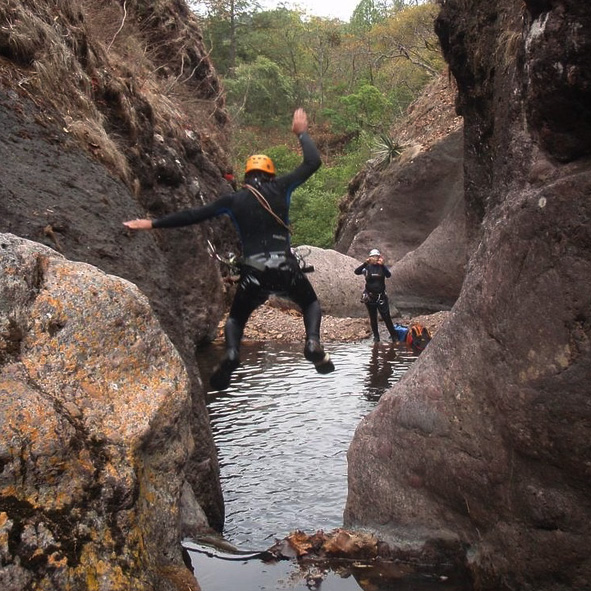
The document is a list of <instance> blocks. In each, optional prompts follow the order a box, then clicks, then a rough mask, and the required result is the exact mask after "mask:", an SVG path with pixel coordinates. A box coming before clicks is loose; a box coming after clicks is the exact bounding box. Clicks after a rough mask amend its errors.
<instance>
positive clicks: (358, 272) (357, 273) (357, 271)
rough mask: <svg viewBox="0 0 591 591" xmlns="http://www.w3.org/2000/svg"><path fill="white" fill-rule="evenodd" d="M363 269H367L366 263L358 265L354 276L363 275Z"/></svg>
mask: <svg viewBox="0 0 591 591" xmlns="http://www.w3.org/2000/svg"><path fill="white" fill-rule="evenodd" d="M365 267H367V262H365V263H363V264H361V265H359V267H357V269H355V271H354V273H355V275H361V274H362V273H363V271H364V270H365Z"/></svg>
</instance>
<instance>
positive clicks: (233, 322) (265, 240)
mask: <svg viewBox="0 0 591 591" xmlns="http://www.w3.org/2000/svg"><path fill="white" fill-rule="evenodd" d="M298 137H299V140H300V144H301V147H302V152H303V162H302V163H301V164H300V165H299V166H298V167H297V168H296V169H295V170H294V171H292V172H290V173H288V174H285V175H282V176H279V177H277V178H271V179H270V180H268V181H265V182H260V183H258V184H257V186H256V188H257V189H258V190H259V191H260V192H261V193H262V195H263V196H264V197H265V199H266V200H267V202H268V203H269V205H270V206H271V209H272V210H273V212H274V213H275V214H276V215H277V216H279V217H280V218H281V219H282V220H283V221H284V222H285V223H286V224H288V221H289V219H288V216H289V205H290V200H291V195H292V192H293V191H294V189H296V188H297V187H298V186H299V185H301V184H302V183H303V182H304V181H306V180H307V179H308V178H310V176H312V174H314V172H316V170H318V168H319V167H320V165H321V161H320V154H319V152H318V150H317V148H316V146H315V144H314V142H313V141H312V139H311V138H310V136H309V135H308V134H307V133H305V132H304V133H301V134H300V135H299V136H298ZM224 214H227V215H229V216H230V218H231V220H232V222H233V223H234V226H235V227H236V229H237V231H238V234H239V237H240V241H241V243H242V265H241V273H240V281H239V284H238V287H237V290H236V295H235V297H234V301H233V303H232V307H231V309H230V314H229V317H228V321H227V323H226V328H225V337H226V349H227V354H228V355H229V356H230V357H232V358H235V357H237V355H238V351H239V348H240V341H241V338H242V334H243V331H244V326H245V325H246V322H247V320H248V318H249V317H250V315H251V314H252V312H253V311H254V310H255V309H256V308H257V307H258V306H260V305H261V304H263V303H264V302H265V300H266V299H267V298H268V297H269V295H270V294H271V293H279V294H283V295H285V296H287V297H289V298H290V299H291V300H293V301H294V302H295V303H296V304H297V305H298V306H299V307H300V308H301V309H302V313H303V315H304V325H305V329H306V338H307V339H310V338H312V339H317V340H319V336H320V320H321V311H320V304H319V303H318V299H317V297H316V293H315V292H314V289H313V287H312V285H311V284H310V281H309V280H308V278H307V277H306V276H305V275H304V274H303V272H302V271H301V269H300V267H299V264H298V261H297V260H296V258H295V257H294V256H293V255H292V254H291V250H290V236H289V231H288V229H287V228H286V227H284V226H283V225H282V224H280V223H279V222H278V221H277V220H276V219H275V218H274V217H273V215H271V213H269V212H268V211H267V210H266V209H265V208H264V207H263V206H262V205H261V204H260V203H259V202H258V200H257V198H256V197H255V196H254V195H253V194H252V193H251V192H250V191H249V190H248V189H246V188H242V189H240V190H239V191H237V192H236V193H231V194H228V195H224V196H222V197H220V198H219V199H217V200H216V201H214V202H213V203H210V204H208V205H205V206H203V207H199V208H196V209H188V210H184V211H180V212H177V213H172V214H170V215H167V216H164V217H162V218H159V219H157V220H154V221H153V227H154V228H175V227H180V226H187V225H189V224H197V223H199V222H202V221H205V220H208V219H211V218H214V217H217V216H220V215H224ZM322 355H324V353H322Z"/></svg>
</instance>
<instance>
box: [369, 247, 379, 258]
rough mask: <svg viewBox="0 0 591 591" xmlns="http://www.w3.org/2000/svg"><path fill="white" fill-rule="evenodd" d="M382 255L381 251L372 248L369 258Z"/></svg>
mask: <svg viewBox="0 0 591 591" xmlns="http://www.w3.org/2000/svg"><path fill="white" fill-rule="evenodd" d="M380 254H381V253H380V251H379V250H378V249H377V248H372V249H371V250H370V251H369V256H370V257H379V256H380Z"/></svg>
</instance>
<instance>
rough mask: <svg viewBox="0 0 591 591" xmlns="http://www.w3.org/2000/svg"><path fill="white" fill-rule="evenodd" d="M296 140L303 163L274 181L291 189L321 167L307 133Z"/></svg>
mask: <svg viewBox="0 0 591 591" xmlns="http://www.w3.org/2000/svg"><path fill="white" fill-rule="evenodd" d="M298 139H299V140H300V146H301V147H302V154H303V157H304V160H303V162H302V163H301V164H300V165H299V166H298V167H297V168H296V169H295V170H294V171H292V172H290V173H288V174H286V175H283V176H281V177H279V178H278V179H277V181H276V182H277V183H281V184H283V185H284V186H287V187H291V188H292V189H294V188H295V187H297V186H299V185H301V184H302V183H303V182H304V181H306V180H308V179H309V178H310V177H311V176H312V175H313V174H314V173H315V172H316V171H317V170H318V169H319V168H320V166H321V165H322V160H321V159H320V152H319V151H318V148H317V147H316V144H315V143H314V140H313V139H312V138H311V137H310V136H309V135H308V132H306V131H304V132H303V133H300V134H299V135H298Z"/></svg>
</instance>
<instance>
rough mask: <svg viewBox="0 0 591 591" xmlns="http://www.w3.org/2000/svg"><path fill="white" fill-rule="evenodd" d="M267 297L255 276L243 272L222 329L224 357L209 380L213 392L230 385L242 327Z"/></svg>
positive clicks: (235, 364)
mask: <svg viewBox="0 0 591 591" xmlns="http://www.w3.org/2000/svg"><path fill="white" fill-rule="evenodd" d="M267 297H268V294H267V293H266V292H265V291H264V290H263V289H261V285H260V281H259V278H258V277H257V274H256V273H249V272H248V271H246V272H243V274H242V276H241V278H240V283H239V284H238V287H237V289H236V295H235V296H234V301H233V302H232V307H231V308H230V314H229V315H228V320H227V321H226V326H225V328H224V337H225V340H226V355H225V357H224V359H223V360H222V362H221V363H220V365H219V366H218V367H217V368H216V370H215V371H214V373H213V374H212V376H211V378H210V380H209V383H210V385H211V386H212V388H213V389H214V390H225V389H226V388H227V387H228V386H229V385H230V380H231V377H232V373H233V372H234V370H235V369H236V368H237V367H238V366H239V365H240V343H241V341H242V335H243V333H244V327H245V326H246V323H247V321H248V319H249V318H250V315H251V314H252V313H253V312H254V310H255V309H256V308H257V307H258V306H260V305H261V304H263V303H264V302H265V300H266V299H267Z"/></svg>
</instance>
